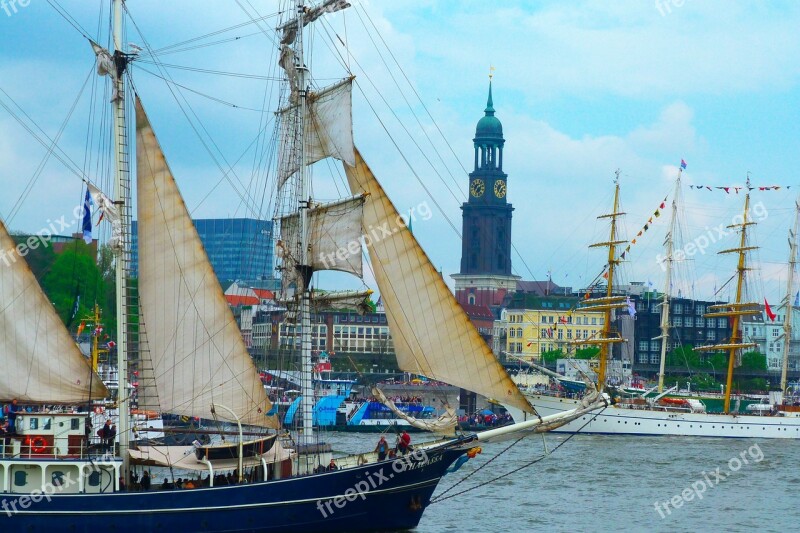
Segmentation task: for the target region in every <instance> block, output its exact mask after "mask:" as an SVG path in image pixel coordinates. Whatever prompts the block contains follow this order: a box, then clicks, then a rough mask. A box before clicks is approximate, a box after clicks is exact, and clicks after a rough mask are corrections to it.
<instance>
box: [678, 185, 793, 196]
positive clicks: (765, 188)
mask: <svg viewBox="0 0 800 533" xmlns="http://www.w3.org/2000/svg"><path fill="white" fill-rule="evenodd" d="M689 188H690V189H697V190H698V191H700V190H707V191H712V192H713V191H715V190H718V191H725V194H730V193H731V191H733V192H734V194H739V191H741V190H742V189H746V190H747V191H748V192H749V191H755V190H759V191H779V190H781V189H791V188H792V186H791V185H766V186H763V187H762V186H758V187H753V186H752V185H746V186H742V185H736V186H734V185H730V186H722V187H717V186H714V187H712V186H710V185H689Z"/></svg>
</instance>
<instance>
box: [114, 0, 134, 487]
mask: <svg viewBox="0 0 800 533" xmlns="http://www.w3.org/2000/svg"><path fill="white" fill-rule="evenodd" d="M112 1H113V5H112V16H113V41H114V43H113V44H114V60H115V63H116V67H117V76H116V77H114V76H112V77H111V79H112V83H114V84H116V87H115V89H116V91H115V95H116V98H114V100H113V101H112V104H111V105H112V107H113V115H114V118H113V120H114V122H113V127H114V133H113V135H112V137H113V139H114V161H115V164H114V197H115V198H116V199H117V203H118V205H119V209H120V213H121V215H122V216H121V218H122V250H121V251H120V252H119V255H118V256H117V261H116V272H115V275H116V282H117V294H116V308H117V309H116V310H117V409H118V411H119V431H118V433H119V447H120V455H121V457H122V476H123V477H122V478H123V479H124V480H126V481H127V479H128V444H129V441H130V433H129V431H130V403H129V398H128V386H127V384H128V335H127V333H128V331H127V330H128V305H127V304H128V285H127V283H128V275H127V271H128V264H129V261H130V242H131V239H130V218H131V184H130V173H129V168H128V160H129V155H128V135H127V129H126V120H125V82H124V70H125V61H126V59H125V56H124V53H123V51H122V39H123V35H122V10H123V2H124V0H112Z"/></svg>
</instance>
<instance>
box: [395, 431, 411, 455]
mask: <svg viewBox="0 0 800 533" xmlns="http://www.w3.org/2000/svg"><path fill="white" fill-rule="evenodd" d="M410 448H411V435H409V434H408V431H406V430H403V433H401V434H400V436H399V437H398V438H397V453H399V454H400V455H405V454H406V453H408V450H409V449H410Z"/></svg>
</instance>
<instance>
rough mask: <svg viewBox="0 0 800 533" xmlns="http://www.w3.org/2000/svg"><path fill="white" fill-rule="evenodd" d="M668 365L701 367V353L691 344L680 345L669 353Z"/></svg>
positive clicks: (687, 367) (691, 367) (689, 367)
mask: <svg viewBox="0 0 800 533" xmlns="http://www.w3.org/2000/svg"><path fill="white" fill-rule="evenodd" d="M666 365H667V366H671V367H686V369H687V370H693V369H699V368H701V366H702V365H701V364H700V355H699V354H698V353H697V352H695V351H694V349H693V348H692V347H691V346H690V345H688V344H687V345H685V346H680V347H678V348H675V349H674V350H672V351H671V352H669V353H668V354H667V360H666Z"/></svg>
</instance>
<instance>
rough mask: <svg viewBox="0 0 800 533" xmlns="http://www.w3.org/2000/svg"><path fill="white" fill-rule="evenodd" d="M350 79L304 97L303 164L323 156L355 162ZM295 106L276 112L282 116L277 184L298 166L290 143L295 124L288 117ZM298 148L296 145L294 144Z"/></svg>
mask: <svg viewBox="0 0 800 533" xmlns="http://www.w3.org/2000/svg"><path fill="white" fill-rule="evenodd" d="M352 90H353V80H352V78H347V79H345V80H342V81H340V82H339V83H336V84H334V85H331V86H330V87H326V88H324V89H322V90H320V91H318V92H312V93H310V94H309V96H308V98H307V99H306V112H305V116H304V117H303V124H305V145H306V153H305V156H306V164H307V165H311V164H312V163H316V162H317V161H319V160H321V159H324V158H326V157H335V158H336V159H339V160H340V161H344V162H345V163H347V164H348V165H355V160H354V158H353V151H354V146H353V105H352V101H351V93H352ZM295 111H296V109H295V105H291V106H289V107H286V108H284V109H281V110H280V111H279V114H280V116H281V132H280V139H281V142H282V143H284V144H283V145H282V146H281V147H280V157H281V160H280V164H279V166H278V183H279V185H283V183H284V182H285V181H286V180H287V179H288V178H289V176H291V175H292V174H294V173H295V172H297V171H298V170H299V169H298V167H297V165H298V163H297V161H298V159H297V157H296V154H293V151H292V148H291V146H294V145H293V142H294V140H295V139H296V138H299V136H298V135H297V133H298V132H297V131H294V130H295V128H297V123H296V122H295V121H292V120H290V119H289V117H291V114H292V113H293V112H295ZM295 149H299V147H295Z"/></svg>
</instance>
